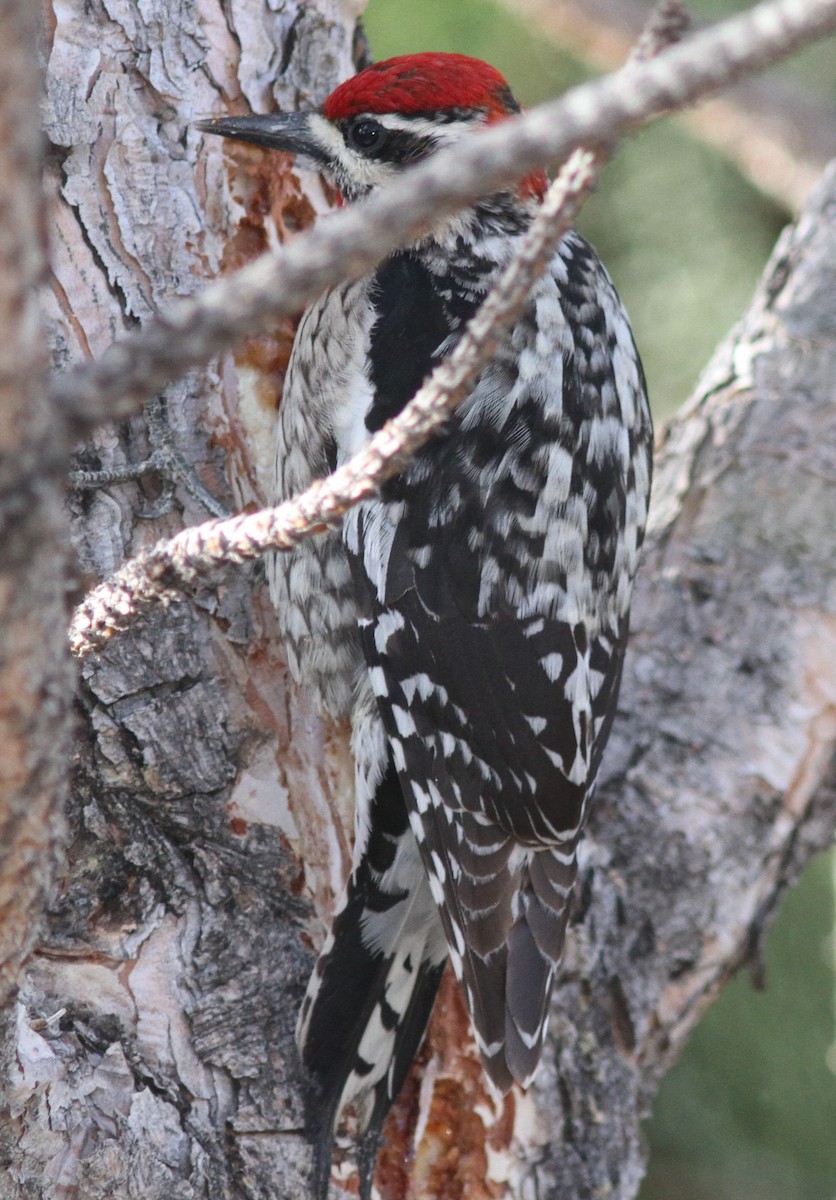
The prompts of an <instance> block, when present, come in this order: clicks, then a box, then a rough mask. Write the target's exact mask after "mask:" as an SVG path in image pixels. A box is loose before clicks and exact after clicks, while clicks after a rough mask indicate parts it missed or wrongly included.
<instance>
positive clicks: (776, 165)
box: [502, 0, 836, 212]
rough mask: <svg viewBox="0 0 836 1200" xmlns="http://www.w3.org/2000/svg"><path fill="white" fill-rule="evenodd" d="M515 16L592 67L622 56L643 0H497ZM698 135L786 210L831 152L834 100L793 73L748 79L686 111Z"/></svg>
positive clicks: (795, 207) (834, 150) (835, 140)
mask: <svg viewBox="0 0 836 1200" xmlns="http://www.w3.org/2000/svg"><path fill="white" fill-rule="evenodd" d="M502 2H503V3H504V5H505V7H506V8H508V9H509V10H510V11H511V12H513V13H514V15H515V16H516V17H518V18H519V19H522V20H525V21H527V22H529V23H531V24H532V25H534V26H535V27H536V29H537V31H538V33H539V34H541V35H542V36H543V37H545V38H547V39H548V40H550V41H551V42H552V43H553V44H554V45H555V46H557V47H558V48H559V49H561V50H568V51H569V53H570V54H572V55H574V56H576V57H577V58H579V59H580V60H582V61H583V62H585V63H587V64H589V65H590V66H591V67H593V68H594V69H595V70H596V71H611V70H613V69H614V68H615V67H616V66H617V65H618V64H619V63H620V62H621V61H622V60H623V58H624V55H625V54H626V52H627V49H628V47H629V46H631V45H632V44H633V43H634V42H635V40H636V38H637V37H638V36H639V34H640V33H641V30H642V28H643V26H644V23H645V21H646V20H647V14H648V6H647V4H645V3H643V0H502ZM682 120H683V122H684V123H685V124H686V125H687V126H688V127H689V128H690V129H691V130H692V131H693V132H694V133H695V134H696V136H697V137H699V138H701V139H702V140H703V141H705V142H707V143H709V144H710V145H712V146H714V147H716V148H717V149H718V150H719V151H720V152H721V153H722V154H724V155H725V156H726V158H728V159H729V160H730V161H731V162H733V163H734V164H735V165H736V166H737V167H738V169H739V170H741V171H742V172H743V173H744V174H745V175H746V176H747V177H748V178H749V179H750V180H751V181H752V183H754V184H755V186H756V187H758V188H760V190H761V191H762V192H764V193H765V194H766V195H768V196H770V197H771V198H772V199H773V200H775V201H776V202H777V203H778V204H780V205H782V206H783V207H784V208H786V209H787V210H788V211H789V212H798V211H799V210H800V209H801V207H802V206H803V204H804V202H805V200H806V198H807V195H808V194H809V192H810V188H811V187H812V186H813V184H814V183H815V181H816V180H817V179H818V178H819V176H820V175H821V173H822V171H823V170H824V168H825V166H826V165H827V163H828V162H829V161H830V159H831V158H833V157H836V111H834V108H833V104H832V101H831V100H830V99H829V98H828V97H826V96H823V95H814V94H813V93H812V92H811V91H810V90H809V89H807V88H804V87H803V86H801V85H800V84H798V83H796V82H795V81H794V80H790V79H785V78H778V77H776V76H772V77H771V78H769V79H748V80H745V81H744V82H743V83H740V84H738V85H737V86H735V87H732V88H730V89H729V90H728V91H724V92H723V95H722V96H720V97H717V98H716V99H712V100H709V101H708V102H707V103H706V104H701V105H700V106H699V107H698V108H694V109H691V110H689V111H688V112H686V113H684V114H683V116H682Z"/></svg>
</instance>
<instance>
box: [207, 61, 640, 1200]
mask: <svg viewBox="0 0 836 1200" xmlns="http://www.w3.org/2000/svg"><path fill="white" fill-rule="evenodd" d="M515 110H516V105H515V102H514V100H513V97H512V96H511V94H510V92H509V91H508V89H507V85H506V84H505V82H504V80H502V78H501V76H499V75H498V73H497V72H495V71H494V70H493V68H490V67H488V66H487V65H486V64H484V63H479V62H477V61H476V60H472V59H466V58H463V57H462V56H458V55H454V56H450V55H412V56H406V57H405V58H402V59H393V60H390V61H389V62H388V63H382V64H378V65H377V66H374V67H371V68H368V69H367V70H366V71H364V72H362V73H361V74H360V75H359V76H357V77H356V78H355V79H354V80H349V81H348V82H347V83H346V84H343V85H342V87H341V88H338V89H337V91H336V92H335V93H334V94H333V95H332V96H331V97H329V99H328V100H327V101H326V103H325V105H324V106H323V109H322V111H321V113H318V114H315V115H314V116H313V117H311V118H310V120H309V121H308V123H307V125H306V124H305V123H304V122H302V123H300V120H301V119H300V117H299V116H297V115H294V116H292V117H287V118H282V117H280V116H273V117H270V118H263V119H261V120H263V122H264V125H263V126H262V125H259V124H258V122H259V118H245V119H242V118H233V119H231V120H230V121H227V122H220V123H219V125H218V126H216V131H218V132H223V133H227V135H228V136H238V137H243V138H249V139H250V140H257V141H260V142H261V143H262V144H275V145H276V146H277V147H279V148H283V149H297V150H300V151H302V152H304V153H307V154H308V155H309V156H311V157H313V158H314V159H315V160H316V161H317V162H318V163H319V165H320V166H321V167H322V169H323V171H324V172H325V173H326V174H328V175H329V176H330V178H331V180H332V182H334V183H335V185H336V186H337V187H338V188H339V189H340V190H341V191H342V193H343V195H344V197H345V198H346V199H348V200H353V199H356V198H357V197H359V196H362V195H363V194H365V193H366V192H368V191H369V190H371V189H372V188H374V187H376V186H378V185H379V184H381V183H383V182H385V180H386V179H387V178H389V177H390V176H391V175H392V174H393V173H396V172H398V171H400V170H402V169H403V168H404V166H406V165H408V163H409V162H411V161H413V160H414V159H416V158H420V157H424V156H426V155H427V154H430V153H432V152H433V151H434V150H435V149H436V148H437V147H438V146H439V145H441V144H444V143H449V142H450V141H451V140H454V139H455V138H457V137H462V136H466V135H467V132H468V130H469V129H470V128H472V127H473V126H475V125H478V124H480V123H483V122H485V121H489V120H497V119H501V118H502V117H504V116H507V115H510V114H512V113H513V112H514V111H515ZM271 139H272V141H271ZM544 182H545V181H544V178H543V177H541V176H540V175H534V176H531V177H529V179H527V180H525V181H523V183H522V184H521V185H520V187H519V189H518V190H517V191H514V192H507V193H502V194H501V195H497V196H492V197H489V198H487V199H485V200H484V201H482V202H480V203H479V204H477V205H476V206H474V207H473V208H471V209H469V210H465V211H464V212H462V213H460V214H458V215H457V216H456V217H454V218H451V219H449V220H445V221H440V222H438V223H437V225H436V226H434V227H433V228H432V229H431V231H430V232H429V233H428V234H426V235H425V236H424V237H423V238H422V239H421V240H420V241H418V242H416V243H415V245H413V246H412V247H409V248H407V249H406V250H404V251H401V252H399V253H397V254H394V255H392V256H391V257H390V258H389V259H387V260H386V261H385V262H384V263H382V264H381V265H380V267H379V268H378V269H377V270H376V271H374V272H371V273H370V274H369V275H366V276H364V277H363V278H361V279H359V280H356V281H354V282H351V283H348V284H344V285H342V286H340V287H338V288H335V289H333V290H332V291H330V292H328V293H326V295H325V296H323V297H322V298H321V299H320V300H319V301H318V302H317V303H316V304H315V305H313V306H312V307H311V308H310V309H309V310H308V312H307V313H306V314H305V316H304V318H303V320H302V323H301V324H300V327H299V332H298V334H297V339H296V343H295V346H294V351H293V355H292V359H291V363H290V367H289V371H288V376H287V382H286V388H285V394H284V398H283V401H282V407H281V414H280V427H279V434H278V439H277V459H276V480H277V483H276V492H277V497H281V498H284V497H287V496H289V495H292V494H294V493H296V492H298V491H300V490H301V489H302V488H304V487H305V486H307V485H308V484H309V483H310V482H312V481H313V479H315V478H317V477H318V476H321V475H324V474H326V473H327V471H328V470H329V469H333V467H334V466H335V465H336V464H338V463H340V462H343V461H345V460H346V459H347V458H348V457H350V456H351V455H352V454H353V453H354V452H355V451H356V450H357V449H358V448H359V447H360V446H361V445H363V443H364V442H365V441H366V440H367V439H368V437H369V436H370V434H371V432H373V431H374V430H375V429H377V428H380V427H381V426H382V424H383V423H384V422H385V420H386V419H387V418H388V417H390V416H392V415H394V413H396V412H397V411H399V410H400V409H401V408H402V407H403V405H404V404H405V403H406V402H407V400H408V399H409V398H410V396H411V395H412V394H413V393H414V391H415V390H416V389H417V387H418V386H419V385H420V383H421V381H422V380H423V379H424V378H426V376H427V374H428V373H429V372H430V371H431V369H432V368H433V366H434V365H435V363H437V362H438V361H439V359H440V358H441V357H443V355H444V354H446V353H448V352H449V350H450V349H451V347H452V346H453V345H454V344H455V342H456V339H457V338H458V337H459V335H460V333H461V330H462V329H463V327H464V325H465V323H466V321H467V320H468V319H469V317H470V316H471V315H472V313H473V312H474V311H475V309H476V308H477V307H478V304H479V303H480V302H481V300H482V299H483V298H484V296H485V295H486V294H487V292H488V291H489V289H490V287H491V285H492V283H493V282H494V280H495V279H496V278H497V276H498V274H499V272H500V271H501V269H502V268H503V267H504V266H505V265H506V263H507V262H508V261H509V259H510V258H511V256H512V254H513V251H514V247H515V244H516V242H517V240H518V238H519V236H520V235H521V233H522V232H523V231H524V230H525V228H526V226H527V225H528V223H529V221H530V219H531V216H532V214H533V212H534V211H536V206H537V203H538V197H539V195H540V194H541V192H542V188H543V186H544ZM650 470H651V426H650V418H649V414H648V408H647V401H646V397H645V391H644V381H643V376H642V370H641V364H640V362H639V358H638V355H637V353H636V349H635V346H634V344H633V339H632V335H631V332H630V327H629V323H628V321H627V317H626V315H625V313H624V310H623V308H622V306H621V303H620V301H619V299H618V296H617V295H616V293H615V290H614V288H613V285H612V283H611V282H610V279H609V277H608V275H607V274H606V272H605V270H604V268H603V267H602V266H601V264H600V262H599V260H598V259H597V257H596V256H595V254H594V252H593V251H592V250H591V248H590V247H589V246H588V245H587V244H586V243H585V242H584V241H583V240H582V239H581V238H579V237H578V236H577V235H575V234H569V235H567V236H566V237H565V238H564V239H563V241H562V242H561V244H560V247H559V249H558V251H557V253H556V254H555V256H554V258H553V260H552V262H551V263H550V265H549V268H548V269H547V270H546V272H545V273H544V275H543V277H542V278H541V280H540V281H539V282H538V283H537V284H535V286H534V287H533V288H532V290H531V294H530V296H529V301H528V304H527V307H526V311H525V312H524V314H523V316H522V317H521V318H520V320H519V321H518V322H517V324H516V326H515V327H514V328H513V329H512V331H511V332H510V334H509V335H508V336H507V337H505V338H504V339H503V340H502V342H501V344H500V346H499V348H498V350H497V352H496V355H495V358H494V360H493V361H492V362H491V364H490V365H489V366H487V367H486V368H485V370H484V371H483V372H482V375H481V377H480V379H479V382H478V384H477V385H476V387H475V388H474V389H473V392H472V393H471V395H470V396H469V397H467V399H466V400H465V401H464V402H463V404H462V405H461V406H460V407H459V409H458V410H457V412H456V413H455V414H454V416H453V417H452V418H451V420H450V422H449V425H448V427H447V429H446V430H445V432H444V433H443V434H442V435H440V436H439V437H437V438H436V439H434V440H433V441H432V442H431V443H430V444H429V445H428V446H426V447H425V448H424V449H423V450H422V451H420V452H419V454H418V455H417V456H416V457H415V458H414V460H413V461H412V462H411V463H410V464H409V465H408V466H407V467H406V468H405V469H404V470H403V471H402V473H401V474H400V475H399V476H398V477H396V479H394V480H392V481H391V482H390V483H389V484H387V485H386V486H385V488H384V489H383V492H382V494H381V496H380V497H379V498H377V499H374V500H369V501H366V502H365V503H363V504H361V505H360V506H358V507H357V508H355V509H352V510H351V511H350V512H349V514H348V515H347V517H346V519H345V522H344V527H343V529H342V531H341V532H340V533H337V532H329V533H327V534H325V535H324V536H323V537H321V538H319V539H316V540H311V541H308V542H306V543H304V544H303V545H302V546H300V547H299V548H298V549H297V550H296V551H294V553H293V554H291V555H283V556H277V557H276V558H275V559H274V561H273V562H272V563H271V565H270V568H269V580H270V586H271V592H272V595H273V599H274V601H275V604H276V609H277V613H278V617H279V623H280V626H281V628H282V631H283V634H284V637H285V640H286V644H287V648H288V661H289V663H290V666H291V668H292V670H293V672H294V674H295V675H296V677H297V678H298V679H299V680H300V681H302V682H303V683H304V684H305V685H306V686H308V687H310V688H311V689H312V690H313V691H314V693H315V694H316V696H317V697H318V699H319V702H320V703H321V705H322V707H323V708H324V709H326V710H327V711H329V712H331V713H332V714H333V715H335V716H337V717H345V716H350V717H351V719H352V726H353V746H354V751H355V758H356V763H357V774H356V796H357V821H356V839H355V849H354V861H353V869H352V874H351V878H350V879H349V881H348V884H347V888H346V893H345V896H344V898H343V902H342V906H341V908H340V910H339V911H338V913H337V914H336V916H335V919H334V923H333V928H332V932H331V934H330V935H329V938H328V940H327V942H326V944H325V946H324V948H323V950H322V953H321V955H320V958H319V961H318V963H317V967H316V970H315V972H314V975H313V978H312V980H311V985H310V987H309V989H308V995H307V997H306V1000H305V1004H304V1006H303V1011H302V1016H301V1018H300V1025H299V1041H300V1046H301V1050H302V1057H303V1061H304V1062H305V1064H306V1066H307V1067H308V1069H309V1071H310V1073H311V1077H312V1081H313V1089H314V1090H313V1101H312V1105H311V1111H312V1114H313V1116H312V1124H313V1125H314V1126H315V1128H316V1133H317V1136H318V1139H319V1147H320V1149H319V1158H318V1187H319V1191H320V1194H322V1195H324V1191H325V1188H326V1185H327V1169H328V1164H329V1163H330V1139H331V1136H332V1133H333V1128H334V1124H335V1122H336V1120H337V1118H338V1116H339V1113H340V1111H341V1109H342V1108H343V1107H344V1106H345V1105H346V1104H348V1103H352V1104H353V1105H354V1107H355V1109H356V1110H357V1112H358V1114H359V1116H360V1118H361V1124H363V1125H365V1126H366V1127H367V1128H369V1129H370V1130H371V1136H372V1139H374V1136H375V1135H376V1133H377V1131H378V1130H379V1128H380V1125H381V1122H382V1120H383V1117H384V1116H385V1113H386V1110H387V1108H388V1106H389V1104H390V1103H391V1101H392V1099H393V1098H394V1095H395V1093H396V1092H397V1090H398V1088H399V1086H400V1083H401V1081H402V1080H403V1077H404V1074H405V1071H406V1069H407V1068H408V1065H409V1060H410V1059H411V1057H412V1055H413V1053H414V1052H415V1050H416V1048H417V1046H418V1043H419V1041H420V1038H421V1035H422V1032H423V1028H424V1025H425V1023H426V1020H427V1018H428V1016H429V1011H430V1008H431V1006H432V1001H433V997H434V994H435V989H436V987H437V984H438V980H439V978H440V972H441V969H442V966H443V962H444V958H445V956H446V954H448V953H449V957H450V960H451V962H452V964H453V967H454V969H455V972H456V975H457V976H458V978H459V979H460V981H461V982H462V986H463V989H464V994H465V998H466V1001H467V1005H468V1009H469V1011H470V1015H471V1019H472V1023H473V1030H474V1035H475V1038H476V1042H477V1045H478V1046H479V1049H480V1053H481V1055H482V1060H483V1063H484V1066H485V1071H486V1073H487V1076H488V1078H489V1080H490V1081H491V1083H492V1084H493V1086H494V1087H495V1088H497V1089H498V1090H499V1091H506V1090H507V1089H508V1088H509V1087H511V1085H512V1084H513V1083H514V1082H516V1083H519V1084H521V1085H523V1086H525V1085H526V1084H527V1083H528V1082H530V1080H531V1078H532V1076H533V1074H534V1071H535V1070H536V1067H537V1063H538V1061H539V1058H540V1055H541V1053H542V1047H543V1042H544V1038H545V1031H546V1024H547V1018H548V1006H549V999H550V994H551V988H552V983H553V980H554V975H555V971H556V968H557V964H558V961H559V958H560V954H561V949H562V945H563V938H564V932H565V928H566V923H567V920H568V915H569V904H570V900H571V894H572V887H573V883H574V879H575V873H576V857H575V851H576V846H577V842H578V838H579V837H580V836H581V832H582V827H583V822H584V820H585V816H586V812H587V808H588V803H589V799H590V796H591V794H592V790H593V787H594V781H595V775H596V772H597V770H598V765H599V763H600V758H601V753H602V751H603V746H604V743H605V741H606V737H607V734H608V731H609V727H610V723H611V721H612V718H613V714H614V710H615V703H616V697H617V692H618V683H619V677H620V670H621V661H622V657H623V653H624V647H625V642H626V636H627V623H628V611H629V601H630V592H631V588H632V582H633V577H634V575H635V571H636V567H637V562H638V553H639V549H640V546H641V541H642V536H643V531H644V524H645V520H646V516H647V503H648V493H649V487H650ZM372 1157H373V1156H372ZM369 1188H370V1169H369V1166H368V1162H366V1169H365V1171H364V1176H363V1183H362V1191H363V1194H364V1196H365V1195H367V1194H368V1191H369Z"/></svg>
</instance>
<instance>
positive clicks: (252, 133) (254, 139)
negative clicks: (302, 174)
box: [194, 112, 327, 164]
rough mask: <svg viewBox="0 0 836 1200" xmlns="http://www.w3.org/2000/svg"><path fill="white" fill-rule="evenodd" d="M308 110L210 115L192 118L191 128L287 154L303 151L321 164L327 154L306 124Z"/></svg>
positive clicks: (301, 152) (308, 118)
mask: <svg viewBox="0 0 836 1200" xmlns="http://www.w3.org/2000/svg"><path fill="white" fill-rule="evenodd" d="M310 117H311V114H310V113H304V112H301V113H269V114H267V115H265V116H261V115H258V114H256V115H254V116H251V117H213V118H212V119H211V120H209V121H195V123H194V128H195V129H199V130H200V131H201V132H202V133H216V134H218V135H219V136H220V137H226V138H234V139H235V140H236V141H239V142H249V143H250V144H251V145H253V146H264V147H266V148H267V149H268V150H285V151H287V152H288V153H290V154H304V155H305V157H306V158H310V159H313V161H314V162H315V163H323V164H324V163H325V162H326V161H327V156H326V154H325V151H324V149H323V147H322V146H320V145H319V143H318V142H317V140H316V138H315V136H314V133H313V131H312V129H311V127H310Z"/></svg>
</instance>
